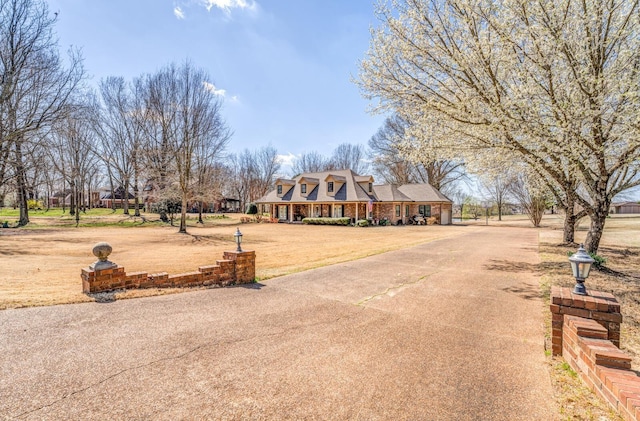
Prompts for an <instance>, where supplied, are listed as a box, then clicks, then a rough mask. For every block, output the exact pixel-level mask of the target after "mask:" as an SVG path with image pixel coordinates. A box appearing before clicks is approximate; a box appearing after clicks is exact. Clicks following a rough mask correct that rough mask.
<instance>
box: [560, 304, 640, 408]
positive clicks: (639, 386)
mask: <svg viewBox="0 0 640 421" xmlns="http://www.w3.org/2000/svg"><path fill="white" fill-rule="evenodd" d="M562 330H563V335H562V339H563V341H562V356H563V357H564V359H565V360H566V361H567V362H568V363H569V365H570V366H571V368H573V369H574V370H575V371H576V372H577V373H578V374H579V376H580V378H581V379H582V381H584V382H585V384H586V385H587V386H588V387H589V388H590V389H591V390H592V391H593V392H594V393H595V394H596V395H598V396H599V397H600V398H601V399H602V400H604V401H606V402H607V403H608V404H609V405H610V406H611V407H612V408H613V409H614V410H616V411H617V412H618V413H619V414H620V415H621V416H622V417H623V418H624V419H625V420H639V419H640V377H638V376H637V375H636V373H635V372H633V371H631V357H629V356H628V355H627V354H626V353H625V352H623V351H621V350H620V349H619V348H618V347H617V346H615V345H614V344H613V343H612V342H611V341H610V340H609V339H607V336H608V332H607V329H605V328H604V327H602V326H601V325H600V324H599V323H598V322H596V321H595V320H590V319H584V318H582V317H577V316H569V315H565V316H564V322H563V329H562Z"/></svg>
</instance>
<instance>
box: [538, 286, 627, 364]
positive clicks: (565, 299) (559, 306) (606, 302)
mask: <svg viewBox="0 0 640 421" xmlns="http://www.w3.org/2000/svg"><path fill="white" fill-rule="evenodd" d="M550 309H551V344H552V352H553V355H562V329H563V325H564V316H565V315H570V316H578V317H582V318H585V319H591V320H595V321H596V322H598V323H599V324H600V325H601V326H602V327H604V328H605V329H607V339H608V340H610V341H611V342H612V343H613V344H614V345H615V346H617V347H618V348H620V323H622V314H620V303H618V300H617V299H616V297H614V296H613V295H612V294H609V293H608V292H601V291H589V295H578V294H574V293H573V290H572V289H571V288H561V287H556V286H554V287H551V305H550Z"/></svg>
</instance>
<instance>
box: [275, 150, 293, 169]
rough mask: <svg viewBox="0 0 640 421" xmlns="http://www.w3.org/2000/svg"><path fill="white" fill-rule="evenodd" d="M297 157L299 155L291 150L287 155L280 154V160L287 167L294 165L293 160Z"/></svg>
mask: <svg viewBox="0 0 640 421" xmlns="http://www.w3.org/2000/svg"><path fill="white" fill-rule="evenodd" d="M296 158H297V157H296V156H295V155H294V154H292V153H291V152H289V153H288V154H287V155H278V160H279V161H280V163H281V164H282V165H283V166H285V167H292V166H293V161H294V160H295V159H296Z"/></svg>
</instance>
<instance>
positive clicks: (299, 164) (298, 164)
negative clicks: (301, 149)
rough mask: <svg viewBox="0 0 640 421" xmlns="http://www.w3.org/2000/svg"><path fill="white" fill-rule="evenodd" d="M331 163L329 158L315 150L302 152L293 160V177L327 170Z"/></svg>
mask: <svg viewBox="0 0 640 421" xmlns="http://www.w3.org/2000/svg"><path fill="white" fill-rule="evenodd" d="M331 165H332V164H331V162H330V160H329V159H327V158H326V157H324V156H323V155H321V154H320V153H318V152H316V151H312V152H307V153H303V154H301V155H300V156H298V157H296V158H295V159H294V161H293V168H292V171H293V177H297V176H298V175H300V174H304V173H314V172H322V171H327V170H328V169H330V168H331Z"/></svg>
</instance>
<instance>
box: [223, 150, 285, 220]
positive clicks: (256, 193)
mask: <svg viewBox="0 0 640 421" xmlns="http://www.w3.org/2000/svg"><path fill="white" fill-rule="evenodd" d="M230 161H231V163H230V166H231V167H232V168H233V176H232V177H233V181H232V183H231V188H232V190H233V192H234V194H236V195H237V196H238V199H239V200H240V207H241V209H246V206H247V205H248V204H249V203H251V202H253V201H255V200H257V199H259V198H261V197H262V196H264V195H265V194H267V192H268V191H269V190H270V189H271V188H273V183H274V182H275V176H276V173H277V172H278V171H279V170H280V165H281V164H280V160H279V159H278V151H277V150H276V149H275V148H274V147H272V146H265V147H262V148H260V149H258V150H256V151H250V150H249V149H245V150H244V151H242V152H241V153H240V154H238V155H232V156H231V158H230Z"/></svg>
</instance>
